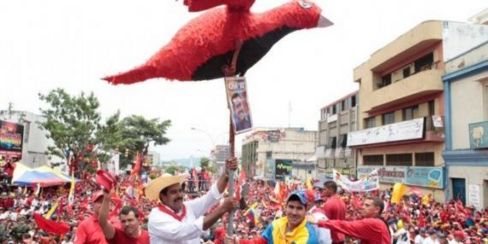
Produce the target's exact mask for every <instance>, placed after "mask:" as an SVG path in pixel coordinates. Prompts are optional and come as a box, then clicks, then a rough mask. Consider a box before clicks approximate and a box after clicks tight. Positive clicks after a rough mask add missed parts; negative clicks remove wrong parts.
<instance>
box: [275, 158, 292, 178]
mask: <svg viewBox="0 0 488 244" xmlns="http://www.w3.org/2000/svg"><path fill="white" fill-rule="evenodd" d="M275 166H276V169H275V178H276V179H280V180H284V179H285V176H289V175H291V172H292V169H293V162H292V161H291V160H288V159H276V160H275Z"/></svg>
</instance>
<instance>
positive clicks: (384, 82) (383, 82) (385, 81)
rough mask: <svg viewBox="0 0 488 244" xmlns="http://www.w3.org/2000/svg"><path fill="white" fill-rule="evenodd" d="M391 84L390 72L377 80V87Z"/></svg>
mask: <svg viewBox="0 0 488 244" xmlns="http://www.w3.org/2000/svg"><path fill="white" fill-rule="evenodd" d="M389 84H391V74H387V75H384V76H382V77H381V81H380V82H378V88H382V87H385V86H387V85H389Z"/></svg>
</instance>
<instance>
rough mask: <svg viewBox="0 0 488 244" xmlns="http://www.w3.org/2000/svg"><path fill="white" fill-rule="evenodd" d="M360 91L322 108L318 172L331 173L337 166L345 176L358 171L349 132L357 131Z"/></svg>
mask: <svg viewBox="0 0 488 244" xmlns="http://www.w3.org/2000/svg"><path fill="white" fill-rule="evenodd" d="M357 104H358V92H353V93H351V94H348V95H347V96H345V97H343V98H341V99H339V100H337V101H335V102H333V103H331V104H329V105H327V106H325V107H323V108H322V109H321V110H320V121H319V130H318V145H317V149H316V154H315V156H316V158H317V174H319V175H331V174H332V169H336V170H338V171H339V172H341V173H342V174H344V175H355V174H356V168H355V166H356V159H355V154H354V153H353V151H352V150H351V148H350V147H347V135H348V133H349V132H351V131H355V130H357V128H358V127H357V126H358V123H357V115H358V108H357Z"/></svg>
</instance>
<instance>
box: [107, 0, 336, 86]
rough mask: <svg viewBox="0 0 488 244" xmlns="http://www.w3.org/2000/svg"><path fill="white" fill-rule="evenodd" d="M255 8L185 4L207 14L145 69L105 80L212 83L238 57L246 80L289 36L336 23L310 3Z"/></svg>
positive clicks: (247, 3) (205, 0) (220, 0)
mask: <svg viewBox="0 0 488 244" xmlns="http://www.w3.org/2000/svg"><path fill="white" fill-rule="evenodd" d="M253 3H254V0H185V2H184V4H185V5H186V6H188V9H189V11H191V12H197V11H203V10H207V11H206V12H205V13H203V14H202V15H200V16H198V17H196V18H195V19H193V20H191V21H190V22H188V23H187V24H186V25H185V26H183V27H182V28H181V29H180V30H179V31H178V32H177V33H176V34H175V36H174V37H173V39H172V40H171V41H170V42H169V43H168V44H167V45H166V46H164V47H162V48H161V49H160V50H159V51H158V52H157V53H156V54H155V55H154V56H152V57H151V58H150V59H149V60H148V61H147V62H146V63H145V64H143V65H141V66H139V67H136V68H134V69H133V70H130V71H127V72H123V73H120V74H117V75H114V76H108V77H105V78H103V79H104V80H107V81H109V82H110V83H112V84H132V83H136V82H141V81H144V80H147V79H151V78H157V77H162V78H166V79H169V80H179V81H199V80H211V79H216V78H221V77H224V76H225V75H226V72H225V69H224V68H225V67H228V66H230V65H231V63H232V61H233V58H234V59H235V60H234V61H235V62H234V64H235V67H233V68H234V69H235V70H234V72H233V73H234V74H235V75H241V76H242V75H244V74H245V73H246V71H247V70H248V69H249V68H251V67H252V66H253V65H254V64H256V63H257V62H258V61H259V60H260V59H261V58H262V57H264V55H266V53H267V52H268V51H269V50H270V49H271V47H272V46H273V45H274V44H275V43H276V42H278V41H279V40H280V39H281V38H283V37H284V36H285V35H287V34H289V33H291V32H293V31H296V30H300V29H308V28H315V27H327V26H329V25H331V24H332V23H331V22H330V21H329V20H328V19H326V18H325V17H324V16H322V15H321V9H320V8H319V7H318V6H317V5H316V4H315V3H313V2H310V1H309V0H292V1H291V2H288V3H285V4H283V5H281V6H279V7H277V8H274V9H272V10H269V11H267V12H264V13H251V12H250V7H251V6H252V4H253ZM220 5H225V7H218V6H220ZM234 56H235V57H234Z"/></svg>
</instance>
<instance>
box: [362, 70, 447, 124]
mask: <svg viewBox="0 0 488 244" xmlns="http://www.w3.org/2000/svg"><path fill="white" fill-rule="evenodd" d="M442 74H443V71H442V70H439V69H431V70H425V71H422V72H419V73H416V74H414V75H411V76H409V77H407V78H405V79H402V80H399V81H397V82H394V83H392V84H390V85H388V86H385V87H382V88H380V89H377V90H375V91H373V92H372V93H371V94H370V95H369V97H368V100H369V101H370V102H371V103H370V104H371V108H370V110H369V111H367V112H368V113H370V114H372V113H375V112H376V111H380V110H384V109H387V108H388V107H392V106H396V105H399V104H402V103H409V102H411V101H415V100H418V99H419V98H421V97H425V96H429V95H432V94H435V93H440V92H442V91H443V84H442V78H441V77H442Z"/></svg>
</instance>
